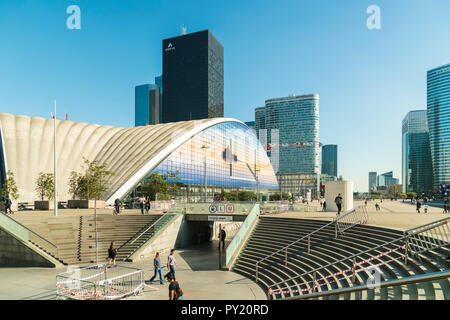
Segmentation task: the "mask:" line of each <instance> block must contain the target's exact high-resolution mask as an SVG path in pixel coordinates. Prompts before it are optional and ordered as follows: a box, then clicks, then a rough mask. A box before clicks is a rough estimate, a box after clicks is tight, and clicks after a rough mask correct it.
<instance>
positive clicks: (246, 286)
mask: <svg viewBox="0 0 450 320" xmlns="http://www.w3.org/2000/svg"><path fill="white" fill-rule="evenodd" d="M175 260H176V262H177V264H178V266H176V267H175V270H176V272H175V275H176V278H177V281H179V283H180V286H181V288H182V289H183V292H184V300H200V299H201V300H253V299H264V300H265V299H267V297H266V294H265V292H264V291H263V290H262V289H261V288H260V287H259V286H258V285H256V284H255V283H254V282H253V281H251V280H249V279H247V278H245V277H243V276H241V275H239V274H237V273H234V272H231V271H220V270H218V266H219V265H218V241H213V242H212V243H207V244H202V245H198V246H193V247H190V248H188V249H185V250H176V251H175ZM120 264H125V265H129V266H132V267H135V268H140V269H142V270H144V274H145V279H146V280H147V281H148V280H149V279H150V278H151V277H152V276H153V273H154V269H153V261H152V260H151V259H150V260H147V261H145V262H139V263H131V262H130V263H127V262H120ZM161 265H162V266H163V270H162V273H163V275H164V274H166V273H167V272H168V270H167V254H161ZM65 270H66V268H58V269H49V268H0V283H1V286H0V299H3V300H20V299H33V300H34V299H54V298H55V281H56V275H57V274H58V273H61V272H64V271H65ZM147 284H148V282H147ZM150 286H151V287H153V288H155V289H157V290H154V289H152V288H150V287H148V286H146V287H145V289H144V293H143V294H142V295H140V296H136V297H130V298H128V299H131V300H167V299H168V297H169V296H168V294H169V293H168V292H169V291H168V290H169V289H168V283H164V284H163V285H160V284H159V279H158V278H156V279H155V282H154V283H153V284H151V285H150Z"/></svg>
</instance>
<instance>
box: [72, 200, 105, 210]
mask: <svg viewBox="0 0 450 320" xmlns="http://www.w3.org/2000/svg"><path fill="white" fill-rule="evenodd" d="M94 202H95V201H94V200H69V201H68V202H67V206H68V207H69V208H71V209H94ZM105 207H106V204H105V201H103V200H97V209H104V208H105Z"/></svg>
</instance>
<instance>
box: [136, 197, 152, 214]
mask: <svg viewBox="0 0 450 320" xmlns="http://www.w3.org/2000/svg"><path fill="white" fill-rule="evenodd" d="M138 201H139V209H141V213H142V214H144V210H145V213H147V214H148V212H149V211H150V197H149V196H146V197H145V198H144V196H140V197H139V200H138Z"/></svg>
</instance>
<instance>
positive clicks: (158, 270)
mask: <svg viewBox="0 0 450 320" xmlns="http://www.w3.org/2000/svg"><path fill="white" fill-rule="evenodd" d="M153 266H154V267H155V274H154V275H153V277H152V278H151V279H150V281H149V282H150V283H152V282H153V280H154V279H155V278H156V275H157V274H158V273H159V283H160V284H164V281H163V278H162V273H161V259H160V258H159V252H157V253H156V255H155V258H154V259H153Z"/></svg>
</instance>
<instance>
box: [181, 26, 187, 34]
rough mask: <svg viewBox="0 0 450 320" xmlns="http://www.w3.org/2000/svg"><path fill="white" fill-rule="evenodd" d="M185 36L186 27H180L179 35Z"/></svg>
mask: <svg viewBox="0 0 450 320" xmlns="http://www.w3.org/2000/svg"><path fill="white" fill-rule="evenodd" d="M185 34H186V27H185V26H184V24H183V25H182V26H181V35H185Z"/></svg>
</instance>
